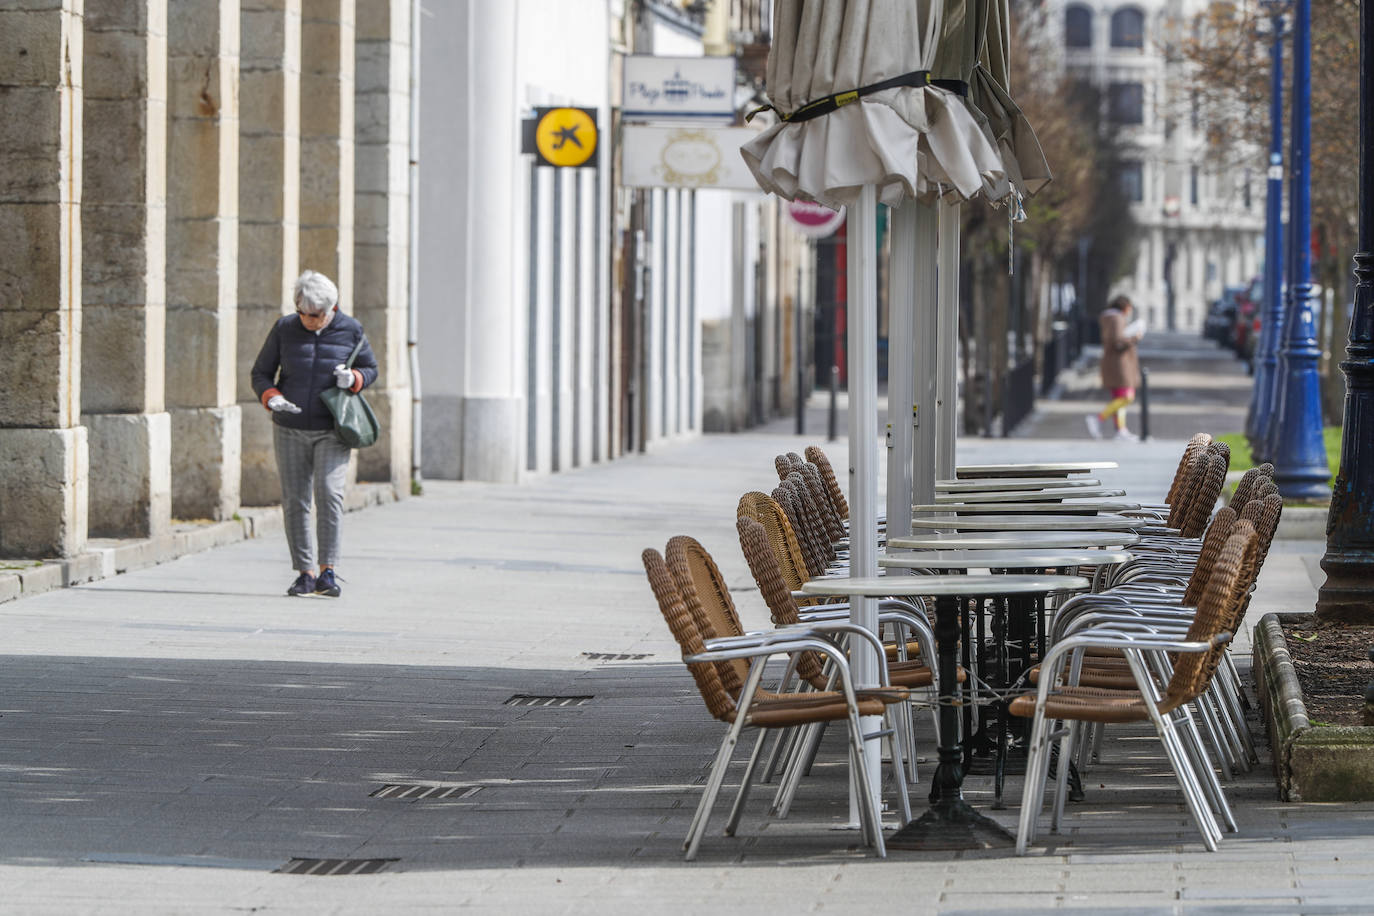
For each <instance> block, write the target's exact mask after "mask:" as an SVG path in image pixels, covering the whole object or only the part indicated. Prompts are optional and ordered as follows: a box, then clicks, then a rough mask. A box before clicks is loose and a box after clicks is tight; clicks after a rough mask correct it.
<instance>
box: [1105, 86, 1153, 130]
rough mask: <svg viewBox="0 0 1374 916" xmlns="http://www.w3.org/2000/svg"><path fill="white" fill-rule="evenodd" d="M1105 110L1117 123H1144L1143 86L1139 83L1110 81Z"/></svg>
mask: <svg viewBox="0 0 1374 916" xmlns="http://www.w3.org/2000/svg"><path fill="white" fill-rule="evenodd" d="M1107 111H1108V114H1109V116H1110V117H1111V119H1112V120H1113V121H1115V122H1116V123H1117V124H1144V123H1145V87H1144V86H1143V85H1142V84H1140V83H1112V84H1111V85H1110V86H1108V87H1107Z"/></svg>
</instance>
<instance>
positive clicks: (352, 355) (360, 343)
mask: <svg viewBox="0 0 1374 916" xmlns="http://www.w3.org/2000/svg"><path fill="white" fill-rule="evenodd" d="M365 343H367V335H366V334H364V335H362V336H361V337H359V338H358V343H357V345H356V346H354V347H353V352H352V353H350V354H348V361H347V362H345V363H344V368H345V369H352V368H353V360H355V359H357V358H358V351H359V350H361V349H362V348H363V344H365Z"/></svg>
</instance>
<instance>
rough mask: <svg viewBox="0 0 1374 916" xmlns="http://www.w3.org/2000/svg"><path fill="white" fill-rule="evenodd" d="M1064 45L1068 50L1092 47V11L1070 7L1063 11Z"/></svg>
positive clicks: (1085, 8)
mask: <svg viewBox="0 0 1374 916" xmlns="http://www.w3.org/2000/svg"><path fill="white" fill-rule="evenodd" d="M1064 44H1066V45H1067V46H1069V47H1070V48H1091V47H1092V46H1093V11H1092V10H1090V9H1088V8H1087V7H1086V6H1071V7H1069V8H1068V9H1067V10H1065V11H1064Z"/></svg>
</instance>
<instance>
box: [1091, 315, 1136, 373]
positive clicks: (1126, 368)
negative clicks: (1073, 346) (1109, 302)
mask: <svg viewBox="0 0 1374 916" xmlns="http://www.w3.org/2000/svg"><path fill="white" fill-rule="evenodd" d="M1098 322H1099V323H1100V324H1101V326H1102V387H1103V388H1106V389H1108V390H1110V389H1112V388H1139V387H1140V357H1139V356H1138V355H1137V354H1136V340H1135V339H1134V338H1127V337H1126V336H1125V332H1126V316H1125V314H1124V313H1122V312H1121V311H1120V310H1118V309H1107V310H1106V311H1105V312H1103V313H1102V317H1100V318H1099V319H1098Z"/></svg>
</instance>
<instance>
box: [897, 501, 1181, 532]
mask: <svg viewBox="0 0 1374 916" xmlns="http://www.w3.org/2000/svg"><path fill="white" fill-rule="evenodd" d="M939 510H940V511H944V512H948V511H949V509H948V508H947V507H944V506H941V507H939ZM1158 524H1159V523H1158V522H1152V521H1150V520H1149V519H1143V518H1130V517H1128V516H1125V515H982V516H978V517H976V518H975V517H970V516H967V515H947V516H943V517H940V518H913V519H912V520H911V527H912V528H933V529H940V528H948V529H951V530H954V531H1068V530H1078V531H1129V530H1132V529H1135V528H1145V527H1149V526H1150V525H1158Z"/></svg>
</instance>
